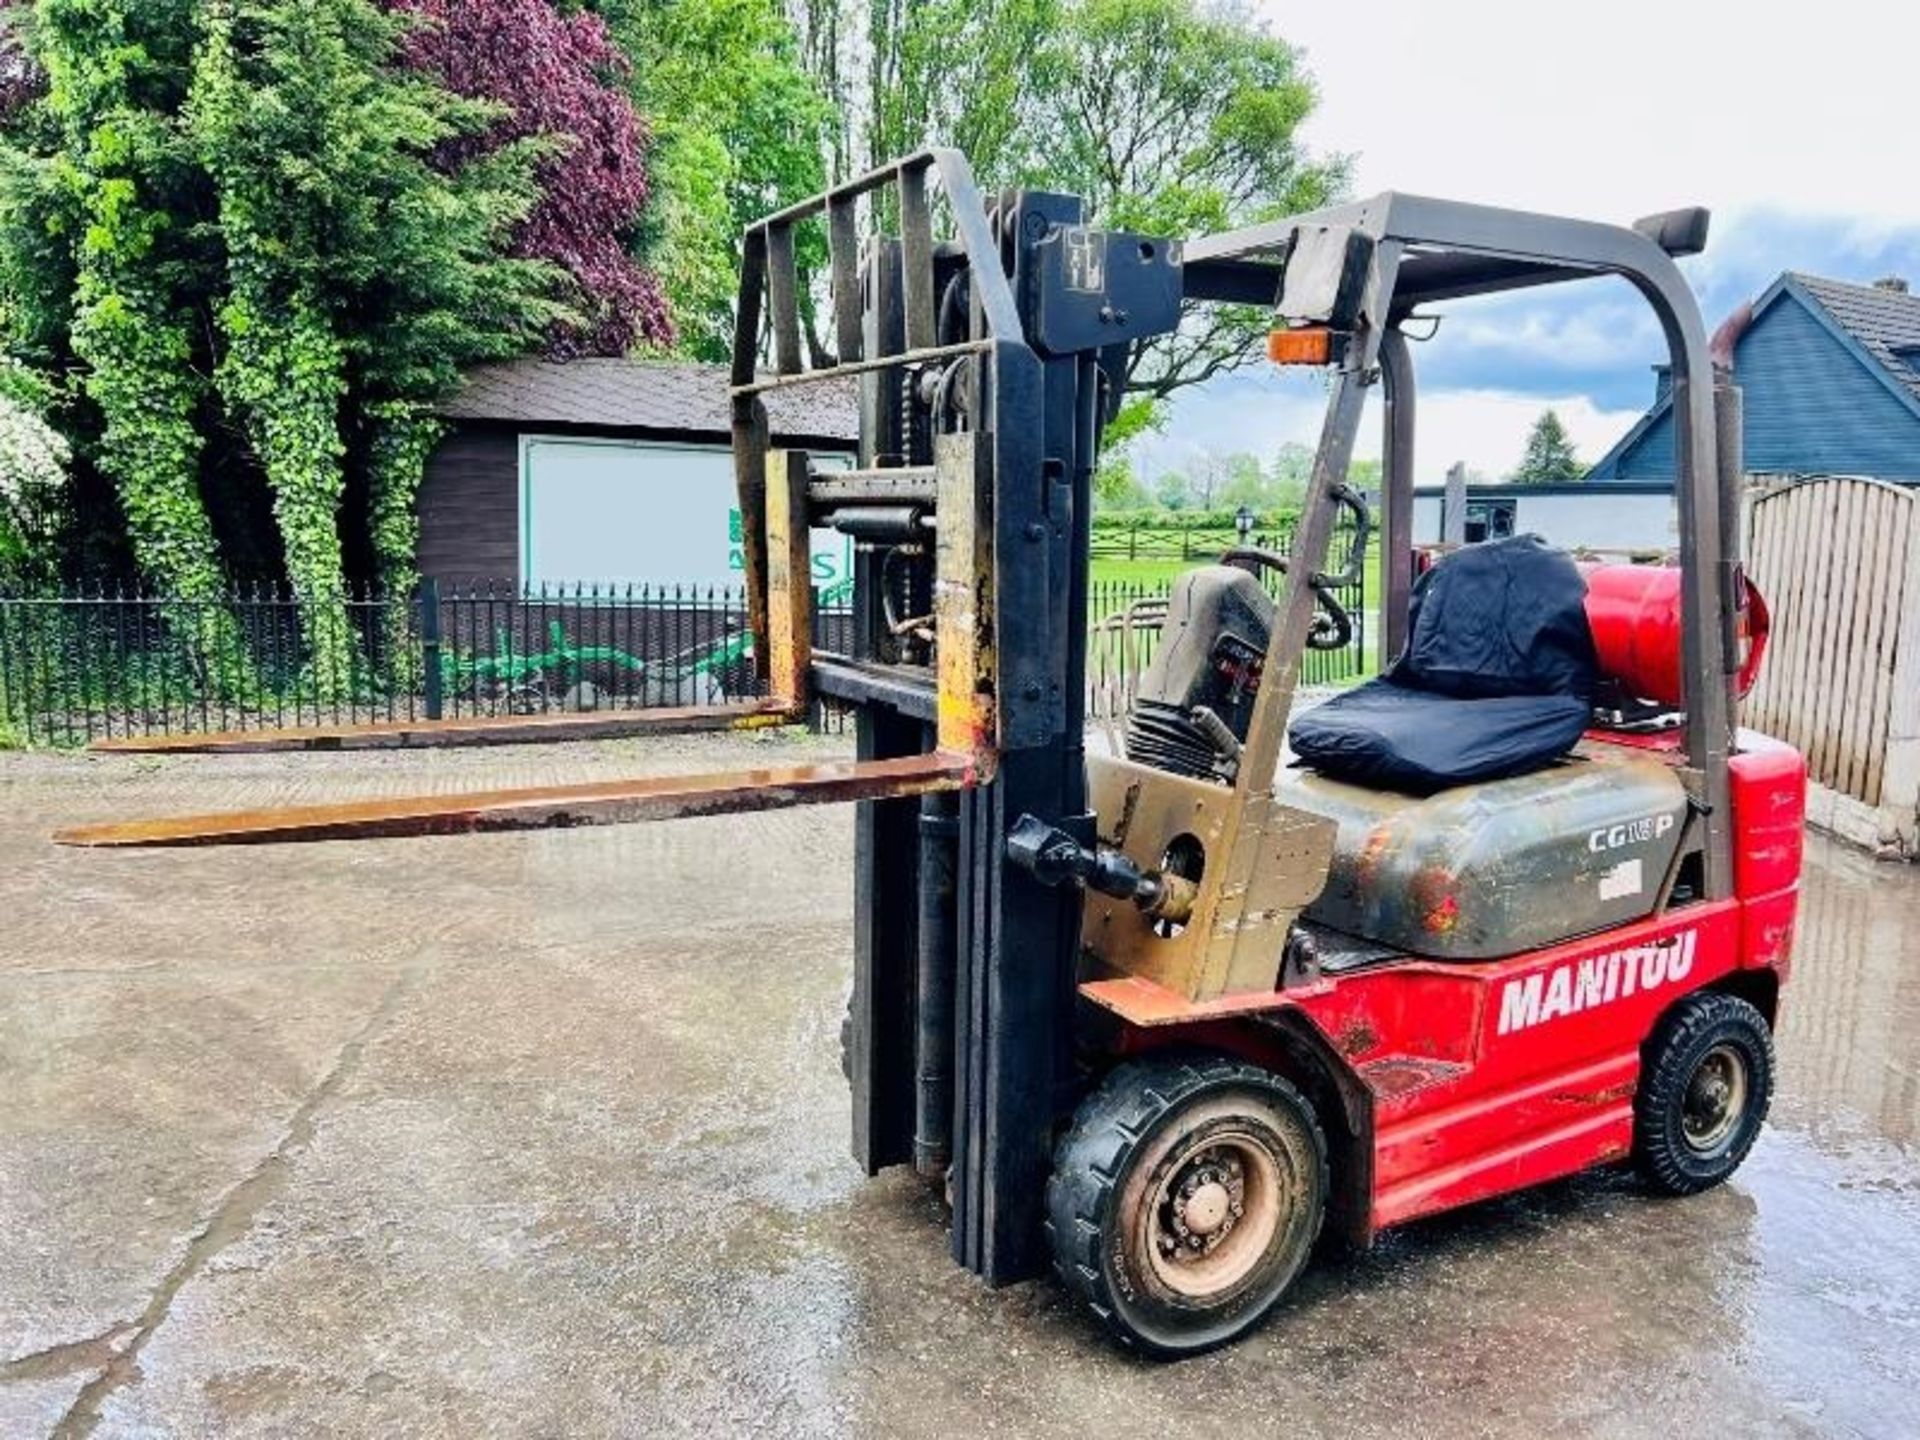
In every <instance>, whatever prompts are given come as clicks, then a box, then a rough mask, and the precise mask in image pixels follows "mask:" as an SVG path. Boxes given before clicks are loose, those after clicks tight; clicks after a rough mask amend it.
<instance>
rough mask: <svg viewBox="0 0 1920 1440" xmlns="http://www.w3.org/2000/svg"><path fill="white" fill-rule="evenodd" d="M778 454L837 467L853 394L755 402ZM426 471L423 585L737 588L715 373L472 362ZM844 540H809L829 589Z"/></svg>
mask: <svg viewBox="0 0 1920 1440" xmlns="http://www.w3.org/2000/svg"><path fill="white" fill-rule="evenodd" d="M765 403H766V407H767V419H768V423H769V426H770V427H771V430H772V435H773V441H774V443H775V444H776V445H785V446H787V447H790V448H794V449H803V450H807V451H810V452H812V453H813V454H814V455H815V456H816V457H818V459H819V461H820V463H822V464H827V465H833V464H846V463H848V461H849V459H850V457H851V456H852V455H853V452H854V450H855V448H856V444H857V441H858V438H859V414H858V396H857V392H856V390H855V388H854V387H853V386H852V385H851V384H848V385H845V386H842V387H839V388H837V389H836V388H833V387H822V386H806V387H803V388H799V389H795V390H791V391H780V390H776V391H772V392H769V393H768V394H767V396H766V397H765ZM440 416H441V418H442V420H444V421H445V423H446V426H447V433H446V435H445V437H444V438H443V439H442V440H441V442H440V444H439V446H438V447H437V448H436V449H435V451H434V453H433V455H432V456H431V458H430V459H429V460H428V462H427V467H426V473H425V475H424V476H423V477H422V481H421V486H420V495H419V500H418V511H419V517H420V545H419V551H418V555H419V564H420V572H421V574H422V575H425V576H430V577H432V578H434V579H437V580H440V581H442V582H449V583H452V584H455V585H462V586H464V585H472V584H492V585H496V586H504V587H507V588H509V589H511V588H515V587H520V586H539V585H561V586H566V587H568V588H569V589H571V588H572V587H573V586H576V585H588V586H621V585H627V584H636V585H638V584H644V585H649V586H656V587H657V586H662V585H666V586H676V585H677V586H683V587H721V586H731V585H738V584H739V583H740V582H741V578H742V577H741V573H740V568H739V565H740V553H739V543H738V542H739V536H738V519H737V516H736V515H735V512H734V481H733V461H732V452H731V449H730V441H731V429H730V420H731V405H730V401H729V395H728V375H727V370H726V368H725V367H724V366H719V365H695V364H676V363H664V362H648V361H637V360H625V359H598V358H594V359H579V360H569V361H566V362H564V363H563V362H555V361H548V360H540V359H525V360H516V361H512V362H509V363H507V364H501V365H485V366H480V367H478V368H476V369H474V370H473V371H471V372H469V374H468V375H467V376H466V378H465V382H464V384H463V385H462V386H461V388H460V389H459V390H458V391H456V392H455V393H454V394H453V395H451V396H450V397H449V398H448V399H447V400H446V401H444V402H443V403H442V405H441V407H440ZM845 548H846V542H845V541H844V538H843V537H838V536H834V535H832V534H825V533H823V534H822V535H819V536H817V537H816V554H815V557H814V558H815V570H816V578H817V579H818V580H819V581H820V583H822V584H823V585H830V584H832V583H833V582H834V581H835V580H837V579H840V578H841V576H840V574H839V571H840V570H841V569H843V568H845V566H846V565H847V564H848V563H850V560H849V557H848V556H847V555H846V554H845Z"/></svg>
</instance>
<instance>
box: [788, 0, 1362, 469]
mask: <svg viewBox="0 0 1920 1440" xmlns="http://www.w3.org/2000/svg"><path fill="white" fill-rule="evenodd" d="M795 13H796V15H797V16H798V24H799V28H800V32H801V39H802V46H801V50H802V55H803V57H804V61H805V64H806V66H807V68H808V70H809V71H810V73H811V74H812V75H813V77H814V80H815V83H816V85H817V86H818V88H819V90H820V91H821V93H822V94H824V95H825V96H826V97H827V98H828V100H829V102H830V103H832V104H834V105H835V107H836V109H837V110H838V112H839V113H840V114H842V115H843V116H844V117H846V118H845V121H844V124H843V127H842V129H841V132H840V133H839V135H838V136H837V138H836V142H835V144H834V146H833V147H832V161H831V164H832V169H833V171H834V173H835V174H836V175H842V176H844V175H846V174H849V173H851V172H852V171H854V170H856V169H865V168H870V167H871V166H872V165H874V164H877V163H880V162H883V161H885V160H888V159H891V158H893V157H895V156H897V155H901V154H905V153H907V152H909V151H912V150H914V149H917V148H919V147H920V146H923V145H927V144H942V145H955V146H958V147H959V148H960V149H962V150H963V151H965V152H966V153H967V154H968V156H969V158H970V159H971V161H972V162H973V167H974V172H975V178H976V179H977V180H978V181H979V182H980V184H981V186H982V188H983V189H984V190H985V191H986V192H987V193H989V194H991V193H992V191H993V190H994V189H996V188H998V187H1000V186H1003V185H1014V184H1026V185H1035V186H1041V187H1046V188H1051V189H1058V190H1068V191H1073V192H1075V193H1078V194H1080V195H1084V196H1085V197H1086V198H1087V200H1088V202H1089V209H1090V213H1091V217H1092V219H1093V220H1094V221H1095V222H1096V223H1100V224H1105V225H1110V226H1113V227H1115V228H1120V229H1132V230H1140V231H1144V232H1148V233H1153V234H1164V235H1179V236H1184V235H1191V234H1198V233H1204V232H1208V231H1217V230H1222V229H1227V228H1230V227H1232V226H1236V225H1245V224H1252V223H1254V222H1257V221H1260V220H1265V219H1270V218H1273V217H1275V216H1279V215H1284V214H1289V213H1294V212H1297V211H1300V210H1307V209H1312V208H1314V207H1316V206H1319V205H1323V204H1325V203H1326V202H1327V201H1328V200H1330V199H1332V198H1334V197H1335V196H1336V195H1337V194H1338V192H1339V191H1340V189H1341V187H1342V186H1343V185H1344V183H1345V179H1346V164H1345V161H1344V160H1343V159H1341V158H1339V157H1332V158H1316V157H1314V156H1312V155H1310V154H1308V153H1307V151H1306V150H1305V148H1304V147H1303V146H1302V145H1301V144H1300V142H1299V139H1298V134H1297V132H1298V130H1299V127H1300V124H1301V122H1302V121H1303V120H1305V118H1306V117H1307V115H1308V114H1310V113H1311V111H1312V109H1313V106H1314V103H1315V99H1316V95H1315V90H1314V87H1313V82H1312V80H1311V78H1310V77H1309V75H1308V73H1307V71H1306V69H1305V67H1304V65H1303V64H1302V62H1301V60H1300V57H1299V54H1298V52H1296V51H1295V50H1294V49H1293V48H1292V47H1291V46H1289V45H1288V44H1287V43H1286V42H1285V41H1283V40H1281V39H1279V38H1278V37H1276V36H1275V35H1273V34H1272V33H1271V32H1269V31H1268V30H1267V28H1266V27H1265V25H1264V24H1263V23H1262V22H1261V21H1260V20H1259V19H1258V18H1257V17H1255V16H1254V15H1253V14H1252V12H1250V11H1249V10H1247V9H1245V8H1243V7H1241V6H1239V5H1236V4H1214V3H1209V0H868V3H866V4H864V5H855V4H853V3H851V0H797V4H796V10H795ZM1267 325H1268V315H1267V312H1266V311H1265V310H1263V309H1261V308H1260V307H1257V306H1250V307H1231V308H1222V307H1210V308H1209V309H1208V310H1207V311H1206V312H1201V311H1198V310H1196V311H1195V312H1194V314H1193V316H1192V317H1190V320H1189V323H1188V324H1187V325H1185V326H1184V327H1183V328H1182V330H1181V332H1180V333H1179V334H1178V335H1177V336H1170V337H1163V338H1161V339H1159V340H1156V341H1154V342H1152V343H1150V344H1143V345H1139V346H1136V347H1135V348H1134V350H1133V353H1132V354H1130V356H1129V357H1128V387H1127V388H1128V392H1129V395H1130V396H1132V397H1134V398H1135V399H1136V400H1138V401H1139V402H1140V403H1142V404H1144V405H1147V406H1157V405H1158V404H1159V403H1160V402H1162V401H1164V400H1165V399H1166V397H1168V396H1169V395H1171V394H1173V393H1174V392H1176V391H1178V390H1179V389H1181V388H1182V387H1184V386H1188V385H1193V384H1198V383H1200V382H1202V381H1205V380H1208V379H1211V378H1212V377H1214V376H1216V375H1219V374H1223V373H1225V372H1227V371H1229V370H1232V369H1235V368H1237V367H1239V366H1240V365H1243V364H1246V363H1248V362H1249V361H1251V360H1253V359H1254V358H1256V357H1257V356H1258V355H1259V353H1260V347H1261V344H1262V340H1263V337H1264V335H1265V332H1266V329H1267ZM1110 438H1111V437H1110Z"/></svg>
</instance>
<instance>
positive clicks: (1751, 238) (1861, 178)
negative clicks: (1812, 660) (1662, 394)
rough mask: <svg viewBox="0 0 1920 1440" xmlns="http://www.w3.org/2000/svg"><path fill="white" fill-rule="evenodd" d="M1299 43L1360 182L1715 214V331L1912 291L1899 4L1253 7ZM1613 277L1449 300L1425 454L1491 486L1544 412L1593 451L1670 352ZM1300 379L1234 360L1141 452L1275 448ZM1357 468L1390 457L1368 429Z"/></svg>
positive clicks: (1912, 197)
mask: <svg viewBox="0 0 1920 1440" xmlns="http://www.w3.org/2000/svg"><path fill="white" fill-rule="evenodd" d="M1254 4H1255V8H1256V9H1258V10H1259V11H1260V13H1262V14H1263V15H1264V16H1266V17H1267V18H1268V19H1269V21H1270V22H1271V23H1272V25H1273V28H1274V29H1275V30H1276V31H1277V32H1278V33H1279V34H1281V35H1283V36H1284V37H1285V38H1286V39H1288V40H1289V41H1291V42H1293V43H1294V44H1296V45H1299V46H1301V47H1303V48H1304V49H1305V50H1306V51H1307V58H1308V64H1309V67H1310V68H1311V69H1312V71H1313V72H1314V74H1315V76H1316V78H1317V79H1318V81H1319V84H1320V89H1321V94H1322V101H1321V105H1320V109H1319V110H1318V112H1317V113H1316V114H1315V115H1314V117H1313V119H1312V120H1311V121H1310V122H1309V125H1308V128H1307V131H1306V139H1307V141H1308V143H1309V145H1311V146H1312V147H1314V148H1315V149H1318V150H1320V151H1322V152H1327V151H1339V152H1344V153H1347V154H1350V155H1352V156H1353V157H1354V192H1355V193H1356V194H1369V193H1372V192H1375V191H1379V190H1389V189H1391V190H1406V191H1412V192H1415V193H1423V194H1430V195H1443V196H1447V197H1449V198H1454V199H1462V200H1477V201H1484V202H1487V203H1490V204H1497V205H1511V206H1517V207H1520V208H1524V209H1534V210H1547V211H1557V212H1560V213H1564V214H1569V215H1579V216H1586V217H1591V218H1594V219H1608V220H1619V221H1631V220H1632V219H1634V218H1635V217H1637V216H1640V215H1645V214H1648V213H1651V212H1653V211H1658V210H1665V209H1670V208H1673V207H1675V206H1680V205H1707V206H1710V207H1712V209H1713V212H1714V219H1713V233H1712V237H1711V239H1710V242H1709V245H1708V250H1707V253H1706V254H1705V255H1703V256H1700V257H1698V258H1697V259H1693V260H1689V261H1686V262H1683V263H1684V268H1685V270H1686V272H1687V275H1688V278H1689V279H1690V280H1691V281H1692V283H1693V285H1694V288H1695V291H1696V293H1697V294H1698V295H1699V297H1700V302H1701V307H1702V309H1703V311H1704V312H1705V314H1706V317H1707V323H1708V327H1709V328H1711V327H1712V326H1713V325H1715V324H1717V323H1718V321H1719V320H1720V318H1721V317H1722V316H1724V315H1725V314H1726V313H1727V312H1728V311H1729V310H1731V309H1732V308H1733V307H1734V306H1735V305H1737V304H1739V303H1740V302H1741V301H1742V300H1745V299H1749V298H1751V297H1753V296H1756V295H1758V294H1759V293H1760V292H1761V291H1762V290H1764V289H1765V288H1766V286H1767V285H1768V284H1769V283H1771V281H1772V280H1773V279H1774V277H1775V276H1777V275H1778V274H1779V273H1780V272H1781V271H1782V270H1789V269H1792V270H1805V271H1811V272H1813V273H1815V274H1820V275H1830V276H1834V277H1836V278H1839V279H1847V280H1858V281H1863V282H1864V281H1870V280H1873V279H1876V278H1878V277H1880V276H1883V275H1888V274H1899V275H1904V276H1907V277H1909V278H1910V279H1912V280H1913V281H1914V283H1915V284H1916V286H1920V181H1916V179H1915V176H1916V174H1920V164H1917V163H1916V157H1915V145H1914V142H1913V140H1912V136H1913V133H1914V132H1913V114H1914V110H1913V103H1914V102H1913V96H1914V88H1913V83H1912V75H1913V67H1914V57H1915V56H1916V55H1920V5H1914V4H1912V3H1911V0H1824V3H1822V4H1821V5H1818V6H1806V5H1804V4H1798V3H1796V4H1792V5H1787V4H1784V3H1781V0H1748V3H1744V4H1731V3H1722V0H1607V3H1606V4H1605V5H1593V4H1586V5H1580V6H1575V5H1571V4H1567V3H1564V0H1532V3H1518V0H1452V3H1440V0H1365V3H1354V4H1346V3H1329V0H1254ZM1664 358H1665V357H1664V354H1663V347H1662V345H1661V343H1660V340H1659V336H1658V333H1657V331H1656V329H1655V326H1654V323H1653V319H1652V316H1651V314H1650V312H1648V311H1647V310H1646V308H1645V306H1644V304H1643V303H1642V302H1641V301H1640V300H1639V299H1638V298H1637V297H1636V296H1635V295H1633V294H1632V293H1631V292H1630V291H1629V290H1627V288H1626V287H1625V286H1624V285H1623V284H1620V283H1618V282H1614V281H1593V282H1589V283H1586V284H1581V285H1575V286H1567V287H1563V288H1561V289H1558V290H1555V291H1547V292H1540V293H1536V294H1532V295H1526V294H1521V295H1514V296H1509V297H1505V298H1500V299H1493V300H1483V301H1475V302H1462V303H1460V304H1457V305H1454V306H1451V307H1448V310H1447V312H1446V318H1445V320H1444V322H1443V324H1442V325H1441V327H1440V331H1439V333H1438V335H1437V336H1436V337H1435V338H1434V340H1433V341H1431V342H1430V343H1428V344H1426V345H1423V346H1419V347H1417V348H1416V350H1415V363H1416V365H1417V367H1418V371H1419V376H1420V385H1421V389H1420V407H1421V416H1420V419H1421V434H1420V444H1419V463H1420V470H1421V472H1422V473H1421V479H1422V480H1423V481H1437V480H1438V479H1439V478H1440V475H1441V472H1443V471H1444V470H1445V468H1446V466H1447V465H1448V464H1449V463H1450V462H1451V461H1453V460H1464V461H1466V462H1467V464H1468V465H1469V466H1471V467H1472V468H1474V469H1477V470H1481V471H1484V472H1486V473H1487V474H1488V475H1490V476H1498V475H1500V474H1502V473H1503V472H1504V471H1505V470H1507V469H1509V468H1510V467H1511V466H1512V465H1513V463H1514V462H1515V461H1516V460H1517V459H1518V458H1519V453H1520V449H1521V445H1522V442H1523V440H1524V438H1525V435H1526V431H1527V427H1528V426H1529V425H1530V424H1531V423H1532V421H1533V419H1534V417H1535V416H1537V415H1538V414H1539V412H1540V410H1541V409H1542V408H1544V407H1546V406H1549V405H1550V406H1552V407H1553V408H1554V409H1556V410H1557V411H1558V412H1559V413H1560V416H1561V418H1562V419H1563V420H1564V421H1565V422H1566V423H1567V427H1568V429H1569V430H1570V431H1571V433H1572V435H1573V437H1574V440H1575V442H1576V444H1577V445H1578V446H1579V448H1580V452H1581V454H1582V456H1583V457H1585V458H1586V459H1589V460H1597V459H1598V458H1599V457H1600V455H1601V454H1602V453H1604V452H1605V451H1606V449H1607V448H1608V447H1609V446H1610V445H1611V444H1612V443H1613V441H1614V440H1615V439H1617V438H1618V437H1619V435H1620V434H1621V433H1622V432H1623V431H1624V430H1625V429H1626V428H1627V426H1628V425H1630V424H1631V423H1632V422H1633V420H1634V419H1635V418H1636V417H1637V416H1638V414H1639V412H1640V410H1641V409H1642V408H1643V407H1644V405H1645V404H1646V403H1647V401H1648V399H1649V398H1650V397H1651V394H1652V389H1653V378H1652V373H1651V370H1650V367H1651V366H1652V365H1653V364H1654V363H1656V362H1657V361H1659V360H1661V359H1664ZM1319 414H1320V393H1319V391H1318V390H1317V389H1316V387H1315V384H1314V383H1313V380H1312V378H1311V377H1308V376H1302V375H1299V374H1293V375H1283V374H1280V373H1276V372H1273V371H1270V370H1265V369H1261V370H1257V371H1250V372H1245V373H1243V374H1242V375H1240V376H1237V377H1235V378H1233V379H1232V380H1230V381H1227V382H1224V383H1216V384H1215V385H1214V386H1213V387H1211V388H1210V389H1209V390H1208V391H1206V392H1204V393H1199V394H1195V395H1194V396H1192V397H1191V398H1189V399H1185V400H1183V401H1182V402H1181V403H1180V404H1179V405H1178V406H1177V407H1176V410H1175V413H1174V415H1173V417H1172V422H1171V423H1170V425H1169V426H1168V428H1167V432H1166V434H1165V435H1163V436H1161V437H1159V438H1157V439H1155V440H1152V441H1149V442H1147V443H1146V444H1144V445H1143V446H1142V447H1141V450H1140V452H1139V455H1138V458H1139V461H1140V464H1141V469H1142V470H1144V471H1147V472H1148V473H1152V472H1156V471H1159V470H1163V469H1167V468H1177V467H1179V466H1181V465H1182V464H1183V463H1185V462H1186V461H1187V460H1189V459H1190V458H1191V457H1192V456H1193V454H1194V453H1195V452H1196V451H1201V450H1212V451H1216V452H1231V451H1234V450H1251V451H1254V452H1255V453H1259V454H1266V453H1270V452H1271V451H1272V450H1273V449H1274V448H1275V447H1276V446H1277V445H1279V444H1280V443H1281V442H1283V441H1286V440H1290V439H1291V440H1303V441H1311V440H1312V439H1313V438H1314V436H1315V434H1316V433H1317V427H1318V423H1319ZM1359 453H1361V454H1378V453H1379V443H1378V427H1377V426H1369V427H1368V429H1367V430H1366V432H1365V438H1364V439H1363V441H1362V442H1361V447H1360V452H1359Z"/></svg>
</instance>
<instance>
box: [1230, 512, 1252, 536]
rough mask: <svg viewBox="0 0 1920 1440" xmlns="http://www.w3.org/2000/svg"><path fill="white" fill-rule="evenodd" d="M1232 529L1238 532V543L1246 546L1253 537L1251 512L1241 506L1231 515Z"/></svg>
mask: <svg viewBox="0 0 1920 1440" xmlns="http://www.w3.org/2000/svg"><path fill="white" fill-rule="evenodd" d="M1233 528H1234V529H1235V530H1237V531H1239V532H1240V543H1241V544H1242V545H1244V544H1246V543H1247V541H1248V540H1250V539H1251V538H1252V537H1253V511H1252V510H1251V509H1249V508H1248V507H1247V506H1245V505H1242V506H1241V507H1240V508H1239V509H1238V510H1236V511H1235V512H1234V514H1233Z"/></svg>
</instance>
